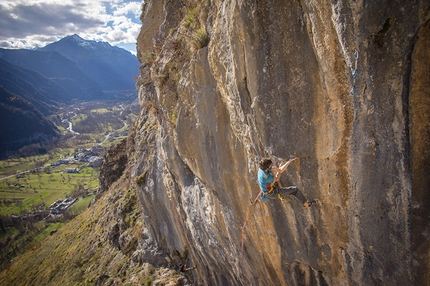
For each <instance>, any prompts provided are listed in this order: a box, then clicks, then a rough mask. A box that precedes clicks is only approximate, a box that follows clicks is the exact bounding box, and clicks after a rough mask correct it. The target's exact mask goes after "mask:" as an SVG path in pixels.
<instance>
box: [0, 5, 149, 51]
mask: <svg viewBox="0 0 430 286" xmlns="http://www.w3.org/2000/svg"><path fill="white" fill-rule="evenodd" d="M142 2H143V1H140V0H139V1H137V0H2V1H1V2H0V47H1V48H11V49H12V48H21V49H23V48H25V49H31V48H36V47H43V46H46V45H47V44H49V43H52V42H56V41H58V40H59V39H61V38H64V37H66V36H69V35H73V34H78V35H79V36H81V37H82V38H83V39H86V40H95V41H104V42H108V43H110V44H111V45H115V46H119V47H121V48H124V49H127V50H129V51H130V52H132V53H133V54H136V38H137V35H138V34H139V31H140V26H141V22H140V19H139V17H140V13H141V5H142Z"/></svg>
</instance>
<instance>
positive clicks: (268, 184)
mask: <svg viewBox="0 0 430 286" xmlns="http://www.w3.org/2000/svg"><path fill="white" fill-rule="evenodd" d="M296 159H297V158H293V159H290V160H288V161H287V162H285V163H282V164H281V165H280V166H279V167H276V166H273V162H272V159H270V158H263V159H261V160H260V162H259V169H258V184H259V185H260V189H261V191H262V193H261V195H260V198H261V200H262V201H263V202H267V201H268V199H269V198H270V199H276V198H279V199H281V200H284V195H293V196H295V197H296V198H297V199H298V200H299V201H300V202H301V203H302V204H303V206H304V207H306V208H308V207H311V206H312V205H314V204H315V203H316V202H315V201H307V200H306V198H305V197H304V196H303V194H302V193H301V192H300V190H299V189H298V188H297V187H296V186H290V187H284V188H281V187H280V186H279V184H278V181H279V179H280V178H281V174H282V173H283V172H285V171H286V170H287V168H288V166H289V165H290V164H291V163H292V162H293V161H294V160H296Z"/></svg>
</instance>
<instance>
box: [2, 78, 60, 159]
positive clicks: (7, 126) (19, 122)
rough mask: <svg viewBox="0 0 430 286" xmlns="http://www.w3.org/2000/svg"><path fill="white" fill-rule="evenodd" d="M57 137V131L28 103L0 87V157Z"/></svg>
mask: <svg viewBox="0 0 430 286" xmlns="http://www.w3.org/2000/svg"><path fill="white" fill-rule="evenodd" d="M57 135H59V131H58V129H57V128H56V127H55V126H54V125H53V124H52V123H51V122H50V121H49V120H48V119H46V117H44V116H43V115H42V113H40V111H38V110H37V109H36V108H35V107H34V106H33V105H32V104H31V103H30V102H28V101H27V100H25V99H23V98H22V97H20V96H18V95H16V94H13V93H11V92H9V91H8V90H6V89H5V88H4V87H3V86H0V157H2V156H3V155H4V152H7V151H11V150H17V149H19V148H21V147H23V146H25V145H27V144H31V143H38V142H41V141H43V140H46V139H49V138H52V137H53V136H57Z"/></svg>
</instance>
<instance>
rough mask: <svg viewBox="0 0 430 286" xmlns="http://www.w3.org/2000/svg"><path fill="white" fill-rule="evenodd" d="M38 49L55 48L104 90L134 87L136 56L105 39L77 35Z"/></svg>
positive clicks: (47, 49) (137, 62)
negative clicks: (94, 39)
mask: <svg viewBox="0 0 430 286" xmlns="http://www.w3.org/2000/svg"><path fill="white" fill-rule="evenodd" d="M39 50H40V51H56V52H58V53H59V54H61V55H63V56H65V57H66V58H68V59H70V60H72V61H73V62H75V63H76V66H77V67H78V68H80V69H81V70H82V71H83V72H84V73H85V74H86V75H87V76H89V77H90V78H92V79H94V80H95V81H97V82H98V83H99V84H100V85H101V87H102V89H103V90H104V91H110V90H135V89H136V87H135V80H134V79H135V77H137V76H138V74H139V66H140V64H139V61H138V60H137V58H136V56H134V55H133V54H131V53H130V52H129V51H127V50H124V49H122V48H118V47H114V46H111V45H110V44H109V43H107V42H96V41H88V40H84V39H82V38H81V37H80V36H78V35H76V34H75V35H72V36H68V37H65V38H63V39H61V40H59V41H58V42H55V43H52V44H49V45H47V46H46V47H44V48H41V49H39Z"/></svg>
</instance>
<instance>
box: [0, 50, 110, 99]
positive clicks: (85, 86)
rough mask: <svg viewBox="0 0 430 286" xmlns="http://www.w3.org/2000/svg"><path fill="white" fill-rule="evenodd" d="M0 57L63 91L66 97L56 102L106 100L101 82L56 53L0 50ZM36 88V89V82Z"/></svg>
mask: <svg viewBox="0 0 430 286" xmlns="http://www.w3.org/2000/svg"><path fill="white" fill-rule="evenodd" d="M0 57H1V58H3V59H4V60H6V61H9V62H10V63H11V64H14V65H16V66H20V67H23V68H25V69H28V70H32V71H35V72H37V73H39V74H41V75H43V76H44V77H46V78H47V79H49V80H51V81H53V82H55V83H56V84H57V85H58V86H60V87H62V88H63V89H64V91H63V93H64V95H63V96H62V97H56V98H55V99H56V100H57V101H59V102H64V103H67V102H70V101H71V100H75V99H78V100H93V99H103V97H104V96H105V95H104V94H103V91H102V89H101V86H100V84H99V83H98V82H96V81H95V80H93V79H91V78H90V77H88V76H87V75H86V74H85V73H84V72H82V71H81V70H80V69H79V68H78V67H77V66H76V64H75V63H74V62H73V61H71V60H69V59H67V58H66V57H64V56H62V55H60V54H59V53H57V52H44V51H34V50H6V49H0ZM0 83H1V82H0ZM33 84H34V85H36V86H37V83H36V82H33ZM41 87H42V86H41ZM42 88H43V87H42ZM18 94H19V93H18ZM29 101H30V102H31V100H29Z"/></svg>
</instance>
